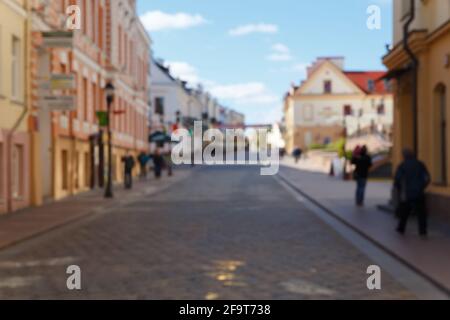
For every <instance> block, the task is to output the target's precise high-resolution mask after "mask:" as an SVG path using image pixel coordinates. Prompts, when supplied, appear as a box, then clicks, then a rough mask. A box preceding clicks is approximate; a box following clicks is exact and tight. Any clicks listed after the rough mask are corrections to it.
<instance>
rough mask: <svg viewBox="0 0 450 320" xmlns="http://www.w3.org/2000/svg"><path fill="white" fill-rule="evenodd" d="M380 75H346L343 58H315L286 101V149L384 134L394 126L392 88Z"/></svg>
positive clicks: (351, 73) (380, 72) (369, 72)
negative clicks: (362, 134)
mask: <svg viewBox="0 0 450 320" xmlns="http://www.w3.org/2000/svg"><path fill="white" fill-rule="evenodd" d="M384 75H385V72H384V71H345V70H344V58H342V57H326V58H319V59H317V61H316V62H314V63H313V65H312V66H311V67H310V68H308V73H307V79H306V80H305V81H303V82H302V83H301V85H300V86H298V87H297V86H293V87H292V88H291V90H290V91H289V93H288V94H287V95H286V98H285V106H284V113H285V125H286V135H285V140H286V147H287V150H288V151H289V152H290V151H291V150H292V149H293V148H294V147H301V148H308V147H309V146H310V145H311V144H323V143H326V142H328V141H333V140H336V139H339V138H341V137H343V136H344V126H345V128H346V130H347V135H354V134H356V133H358V132H361V131H365V130H370V131H372V132H373V131H378V132H382V133H386V134H388V133H389V132H390V131H391V128H392V123H393V98H392V94H391V92H390V84H389V83H388V82H385V81H382V80H381V81H379V79H380V78H382V77H383V76H384Z"/></svg>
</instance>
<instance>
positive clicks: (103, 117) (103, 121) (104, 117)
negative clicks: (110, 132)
mask: <svg viewBox="0 0 450 320" xmlns="http://www.w3.org/2000/svg"><path fill="white" fill-rule="evenodd" d="M96 115H97V119H98V125H99V126H100V127H106V126H108V122H109V121H108V120H109V119H108V112H106V111H97V112H96Z"/></svg>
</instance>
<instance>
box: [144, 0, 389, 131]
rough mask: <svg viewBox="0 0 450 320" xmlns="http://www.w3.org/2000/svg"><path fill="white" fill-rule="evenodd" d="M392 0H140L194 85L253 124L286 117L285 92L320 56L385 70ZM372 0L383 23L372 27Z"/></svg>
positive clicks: (162, 45)
mask: <svg viewBox="0 0 450 320" xmlns="http://www.w3.org/2000/svg"><path fill="white" fill-rule="evenodd" d="M391 1H392V0H339V1H336V0H222V1H220V0H138V14H139V16H140V18H141V21H142V22H143V24H144V26H145V28H146V29H147V31H148V32H149V34H150V36H151V38H152V41H153V47H152V50H153V53H154V56H155V57H156V58H159V59H163V60H164V62H165V63H166V64H167V65H169V66H170V70H171V72H172V73H173V74H174V75H175V76H177V77H180V78H181V79H183V80H186V81H188V82H189V83H191V84H192V86H196V85H197V84H198V83H201V84H202V85H203V87H204V88H205V89H206V90H208V91H209V92H210V93H211V94H212V95H213V96H215V97H216V98H217V99H218V100H219V102H220V103H222V104H223V105H224V106H226V107H229V108H232V109H235V110H237V111H239V112H242V113H244V114H245V115H246V122H247V123H249V124H264V123H273V122H274V121H279V120H280V119H281V117H282V99H283V95H284V94H285V93H286V92H287V91H288V90H289V88H290V86H291V84H292V83H295V84H299V83H300V81H302V80H304V79H305V69H306V67H307V66H308V65H309V64H311V63H312V62H313V61H314V60H315V59H316V58H317V57H320V56H344V57H345V58H346V63H345V69H346V70H384V69H385V68H384V66H383V64H382V62H381V57H382V56H383V55H384V54H385V53H386V45H387V44H391V43H392V3H391ZM370 5H377V6H378V7H379V8H380V10H381V25H380V26H381V28H380V29H376V30H370V29H369V28H368V27H367V20H368V18H369V14H368V13H367V9H368V7H369V6H370Z"/></svg>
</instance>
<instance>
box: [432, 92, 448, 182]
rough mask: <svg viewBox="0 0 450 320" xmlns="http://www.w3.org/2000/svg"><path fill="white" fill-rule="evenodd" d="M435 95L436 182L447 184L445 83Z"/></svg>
mask: <svg viewBox="0 0 450 320" xmlns="http://www.w3.org/2000/svg"><path fill="white" fill-rule="evenodd" d="M434 96H435V108H434V115H435V116H434V120H435V121H434V126H433V128H434V139H435V142H434V145H435V146H436V148H435V151H434V167H435V183H436V184H439V185H447V120H446V117H447V110H446V109H447V104H446V99H447V90H446V87H445V85H443V84H440V85H438V86H437V87H436V89H435V92H434Z"/></svg>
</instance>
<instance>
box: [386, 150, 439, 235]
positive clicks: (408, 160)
mask: <svg viewBox="0 0 450 320" xmlns="http://www.w3.org/2000/svg"><path fill="white" fill-rule="evenodd" d="M430 182H431V178H430V174H429V172H428V170H427V168H426V166H425V164H424V163H423V162H421V161H419V160H418V159H417V158H416V156H415V154H414V152H412V151H411V150H409V149H405V150H404V151H403V162H402V163H401V164H400V166H399V167H398V169H397V172H396V174H395V182H394V187H395V188H396V190H397V192H398V195H399V200H400V204H399V208H398V212H399V216H400V223H399V225H398V228H397V231H398V232H399V233H400V234H404V233H405V230H406V224H407V222H408V218H409V216H410V214H411V212H415V213H416V214H417V218H418V222H419V233H420V235H421V236H426V235H427V214H426V210H425V189H426V188H427V187H428V185H429V184H430Z"/></svg>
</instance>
